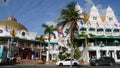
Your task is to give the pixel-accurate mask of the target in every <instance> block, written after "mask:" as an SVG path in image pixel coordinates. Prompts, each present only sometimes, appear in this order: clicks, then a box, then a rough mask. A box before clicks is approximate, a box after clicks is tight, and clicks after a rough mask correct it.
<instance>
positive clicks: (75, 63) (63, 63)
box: [56, 58, 80, 66]
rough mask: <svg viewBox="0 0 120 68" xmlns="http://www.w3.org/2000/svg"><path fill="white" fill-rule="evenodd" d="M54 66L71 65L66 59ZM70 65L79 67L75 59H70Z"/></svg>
mask: <svg viewBox="0 0 120 68" xmlns="http://www.w3.org/2000/svg"><path fill="white" fill-rule="evenodd" d="M56 65H59V66H63V65H71V59H70V58H67V59H64V60H62V61H57V62H56ZM72 65H75V66H76V65H80V62H79V61H78V60H76V59H72Z"/></svg>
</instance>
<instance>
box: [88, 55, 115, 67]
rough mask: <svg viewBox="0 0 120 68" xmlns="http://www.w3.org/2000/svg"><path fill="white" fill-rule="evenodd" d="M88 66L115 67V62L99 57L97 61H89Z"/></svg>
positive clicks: (108, 58)
mask: <svg viewBox="0 0 120 68" xmlns="http://www.w3.org/2000/svg"><path fill="white" fill-rule="evenodd" d="M90 65H96V66H98V65H111V66H112V65H115V60H114V59H113V58H112V57H101V58H99V59H94V60H90Z"/></svg>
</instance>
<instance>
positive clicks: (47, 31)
mask: <svg viewBox="0 0 120 68" xmlns="http://www.w3.org/2000/svg"><path fill="white" fill-rule="evenodd" d="M42 27H44V28H45V30H44V34H48V37H49V38H48V41H49V44H48V57H49V54H50V39H51V38H50V37H51V36H52V35H53V36H54V38H56V36H55V34H54V31H58V30H57V28H55V27H54V26H53V25H50V26H49V25H46V24H42ZM48 62H50V60H49V58H48Z"/></svg>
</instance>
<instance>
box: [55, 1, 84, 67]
mask: <svg viewBox="0 0 120 68" xmlns="http://www.w3.org/2000/svg"><path fill="white" fill-rule="evenodd" d="M75 6H76V3H75V2H70V3H69V4H68V5H67V6H66V8H65V9H61V11H60V17H59V18H58V19H57V21H58V24H57V26H62V28H64V27H65V26H68V27H69V31H68V34H69V35H70V44H71V58H72V57H73V55H72V47H73V43H72V42H73V39H74V33H75V31H76V29H78V25H77V21H78V20H82V19H83V18H81V17H80V15H81V14H80V13H78V12H79V10H75ZM71 67H72V61H71V65H70V68H71Z"/></svg>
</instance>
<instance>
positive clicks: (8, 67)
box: [0, 64, 120, 68]
mask: <svg viewBox="0 0 120 68" xmlns="http://www.w3.org/2000/svg"><path fill="white" fill-rule="evenodd" d="M0 68H70V66H56V65H44V64H39V65H38V64H37V65H0ZM72 68H120V65H116V66H73V67H72Z"/></svg>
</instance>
